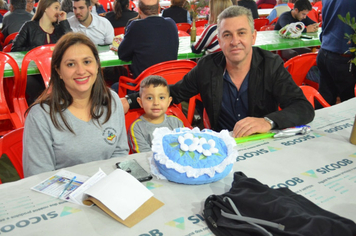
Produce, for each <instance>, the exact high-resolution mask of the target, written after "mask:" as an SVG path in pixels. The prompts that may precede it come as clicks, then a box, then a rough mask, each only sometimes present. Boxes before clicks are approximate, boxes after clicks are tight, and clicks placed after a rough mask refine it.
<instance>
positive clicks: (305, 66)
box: [284, 52, 318, 86]
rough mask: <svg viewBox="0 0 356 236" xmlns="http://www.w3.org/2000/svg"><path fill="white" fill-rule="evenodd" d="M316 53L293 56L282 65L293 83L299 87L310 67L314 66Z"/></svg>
mask: <svg viewBox="0 0 356 236" xmlns="http://www.w3.org/2000/svg"><path fill="white" fill-rule="evenodd" d="M317 55H318V53H317V52H311V53H305V54H301V55H298V56H295V57H293V58H291V59H289V60H288V61H286V62H285V63H284V67H285V68H286V69H287V70H288V72H289V73H290V74H291V75H292V78H293V80H294V82H295V83H296V84H297V85H298V86H301V85H303V83H304V82H305V79H306V76H307V74H308V72H309V70H310V68H311V67H312V66H316V57H317Z"/></svg>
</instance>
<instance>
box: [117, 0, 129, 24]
mask: <svg viewBox="0 0 356 236" xmlns="http://www.w3.org/2000/svg"><path fill="white" fill-rule="evenodd" d="M128 6H129V0H116V1H115V6H114V12H115V19H116V20H118V19H120V18H121V17H122V12H123V10H124V9H127V8H128Z"/></svg>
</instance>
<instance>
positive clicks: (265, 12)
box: [257, 8, 273, 18]
mask: <svg viewBox="0 0 356 236" xmlns="http://www.w3.org/2000/svg"><path fill="white" fill-rule="evenodd" d="M272 10H273V8H264V9H257V12H258V16H259V17H261V18H262V17H266V16H268V15H269V14H270V13H271V11H272Z"/></svg>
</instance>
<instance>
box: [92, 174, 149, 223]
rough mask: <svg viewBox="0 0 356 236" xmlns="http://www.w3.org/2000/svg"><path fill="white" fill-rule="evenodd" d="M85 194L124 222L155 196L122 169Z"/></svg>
mask: <svg viewBox="0 0 356 236" xmlns="http://www.w3.org/2000/svg"><path fill="white" fill-rule="evenodd" d="M85 194H87V195H89V196H92V197H94V198H96V199H97V200H99V201H100V202H101V203H103V204H104V205H105V206H106V207H107V208H109V209H110V210H111V211H112V212H113V213H115V214H116V215H117V216H118V217H120V218H121V219H122V220H125V219H126V218H127V217H129V216H130V215H131V214H132V213H134V212H135V211H136V210H137V209H138V208H139V207H140V206H141V205H142V204H144V203H145V202H146V201H147V200H148V199H150V198H151V197H152V196H153V193H152V192H151V191H149V190H148V189H147V188H146V187H145V186H144V185H143V184H142V183H141V182H139V181H138V180H137V179H136V178H135V177H133V176H132V175H130V174H129V173H127V172H126V171H123V170H120V169H117V170H115V171H113V172H112V173H111V174H109V175H108V176H107V177H105V178H103V179H102V180H100V181H99V182H98V183H97V184H95V185H93V186H92V187H90V189H88V190H87V191H85Z"/></svg>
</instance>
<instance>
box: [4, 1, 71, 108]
mask: <svg viewBox="0 0 356 236" xmlns="http://www.w3.org/2000/svg"><path fill="white" fill-rule="evenodd" d="M66 16H67V14H66V13H65V12H64V11H60V4H59V2H58V0H41V1H40V2H39V3H38V7H37V10H36V13H35V15H34V16H33V18H32V20H30V21H27V22H25V23H24V24H23V26H22V27H21V29H20V31H19V33H18V35H17V36H16V38H15V39H14V41H13V45H12V47H11V52H23V51H29V50H31V49H33V48H36V47H38V46H42V45H46V44H54V43H57V41H58V40H59V39H60V38H61V37H62V36H63V35H64V34H66V33H67V32H70V31H71V29H70V26H69V23H68V21H67V19H66ZM44 88H45V85H44V83H43V79H42V77H41V75H35V76H28V77H27V83H26V96H27V103H28V104H29V105H31V104H32V103H33V102H34V101H35V99H36V98H37V97H38V95H40V94H41V92H42V91H43V90H44Z"/></svg>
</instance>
